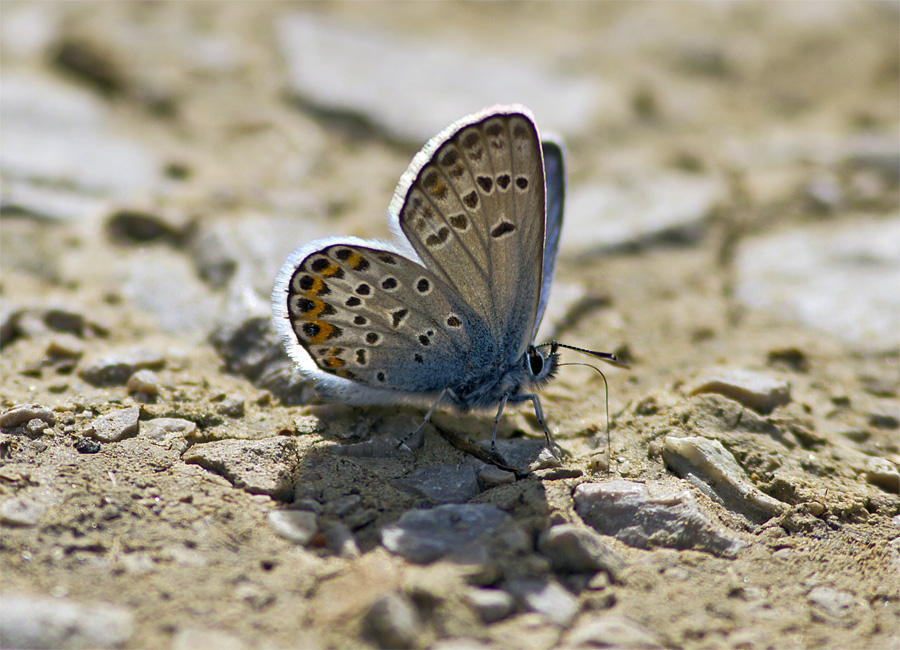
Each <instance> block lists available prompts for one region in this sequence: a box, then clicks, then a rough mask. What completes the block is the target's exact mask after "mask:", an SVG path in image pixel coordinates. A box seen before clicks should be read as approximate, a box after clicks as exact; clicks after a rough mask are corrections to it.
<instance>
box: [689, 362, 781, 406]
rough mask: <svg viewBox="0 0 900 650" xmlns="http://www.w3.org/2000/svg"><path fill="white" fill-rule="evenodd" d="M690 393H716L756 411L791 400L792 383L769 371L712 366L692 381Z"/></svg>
mask: <svg viewBox="0 0 900 650" xmlns="http://www.w3.org/2000/svg"><path fill="white" fill-rule="evenodd" d="M689 392H690V394H691V395H701V394H704V393H717V394H719V395H723V396H725V397H727V398H729V399H732V400H734V401H736V402H738V403H740V404H743V405H744V406H746V407H747V408H751V409H753V410H754V411H756V412H757V413H763V414H767V413H771V412H772V411H773V410H774V409H775V408H777V407H779V406H782V405H784V404H788V403H789V402H790V401H791V386H790V384H789V383H788V382H786V381H784V380H783V379H778V378H777V377H773V376H772V375H769V374H766V373H762V372H754V371H752V370H744V369H742V368H713V369H710V370H707V371H705V372H704V373H702V375H701V376H700V377H699V378H698V379H697V380H695V381H694V382H693V386H692V387H691V388H690V389H689Z"/></svg>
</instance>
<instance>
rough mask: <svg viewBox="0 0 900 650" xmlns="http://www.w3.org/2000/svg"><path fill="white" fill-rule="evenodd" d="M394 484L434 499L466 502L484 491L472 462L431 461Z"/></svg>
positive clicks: (393, 482) (443, 501)
mask: <svg viewBox="0 0 900 650" xmlns="http://www.w3.org/2000/svg"><path fill="white" fill-rule="evenodd" d="M391 484H392V485H393V486H394V487H397V488H401V489H404V490H406V491H408V492H411V493H413V494H416V495H418V496H421V497H424V498H426V499H428V500H429V501H430V502H432V503H465V502H466V501H468V500H469V499H471V498H473V497H475V496H477V495H478V494H479V493H480V492H481V487H480V486H479V485H478V479H477V478H476V476H475V468H474V467H473V466H472V465H471V464H469V463H463V464H454V465H428V466H427V467H422V468H420V469H417V470H415V471H414V472H412V473H411V474H408V475H407V476H404V477H403V478H400V479H397V480H395V481H392V482H391Z"/></svg>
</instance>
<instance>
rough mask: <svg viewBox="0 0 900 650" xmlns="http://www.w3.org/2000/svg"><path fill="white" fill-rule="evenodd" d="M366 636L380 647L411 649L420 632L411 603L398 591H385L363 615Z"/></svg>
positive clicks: (418, 621)
mask: <svg viewBox="0 0 900 650" xmlns="http://www.w3.org/2000/svg"><path fill="white" fill-rule="evenodd" d="M363 626H364V628H365V632H366V635H367V636H368V637H369V638H371V639H372V640H373V641H375V643H376V644H378V647H380V648H412V647H415V645H416V639H417V638H418V637H419V635H420V633H421V631H422V619H421V617H420V616H419V612H418V610H417V609H416V606H415V604H414V603H413V602H412V601H411V600H410V599H409V598H407V597H406V596H404V595H401V594H393V593H391V594H386V595H384V596H382V597H381V598H379V599H378V600H376V601H375V603H374V604H373V605H372V607H371V608H369V611H367V612H366V614H365V617H364V618H363Z"/></svg>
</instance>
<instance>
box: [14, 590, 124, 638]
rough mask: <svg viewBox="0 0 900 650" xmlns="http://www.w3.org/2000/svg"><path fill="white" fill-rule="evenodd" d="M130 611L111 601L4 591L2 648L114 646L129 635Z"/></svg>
mask: <svg viewBox="0 0 900 650" xmlns="http://www.w3.org/2000/svg"><path fill="white" fill-rule="evenodd" d="M133 627H134V622H133V616H132V614H131V612H130V611H128V610H127V609H124V608H122V607H117V606H116V605H113V604H110V603H104V604H96V605H88V604H83V603H77V602H75V601H72V600H68V599H59V598H47V597H43V596H27V595H24V594H16V593H6V594H4V595H3V596H2V597H0V646H2V647H4V648H117V647H119V646H121V645H123V644H125V643H126V642H127V641H128V639H130V638H131V635H132V631H133Z"/></svg>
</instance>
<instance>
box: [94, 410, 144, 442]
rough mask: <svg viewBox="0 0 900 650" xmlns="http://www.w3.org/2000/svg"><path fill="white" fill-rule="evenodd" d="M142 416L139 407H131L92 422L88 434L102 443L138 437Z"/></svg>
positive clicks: (102, 416)
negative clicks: (139, 422)
mask: <svg viewBox="0 0 900 650" xmlns="http://www.w3.org/2000/svg"><path fill="white" fill-rule="evenodd" d="M140 415H141V409H140V407H139V406H131V407H129V408H126V409H121V410H118V411H115V412H114V413H109V414H107V415H101V416H100V417H99V418H97V419H95V420H94V421H93V422H91V426H90V428H89V429H88V431H87V434H88V435H89V436H91V437H93V438H95V439H97V440H99V441H100V442H116V441H117V440H121V439H122V438H128V437H130V436H136V435H137V432H138V418H139V417H140Z"/></svg>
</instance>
